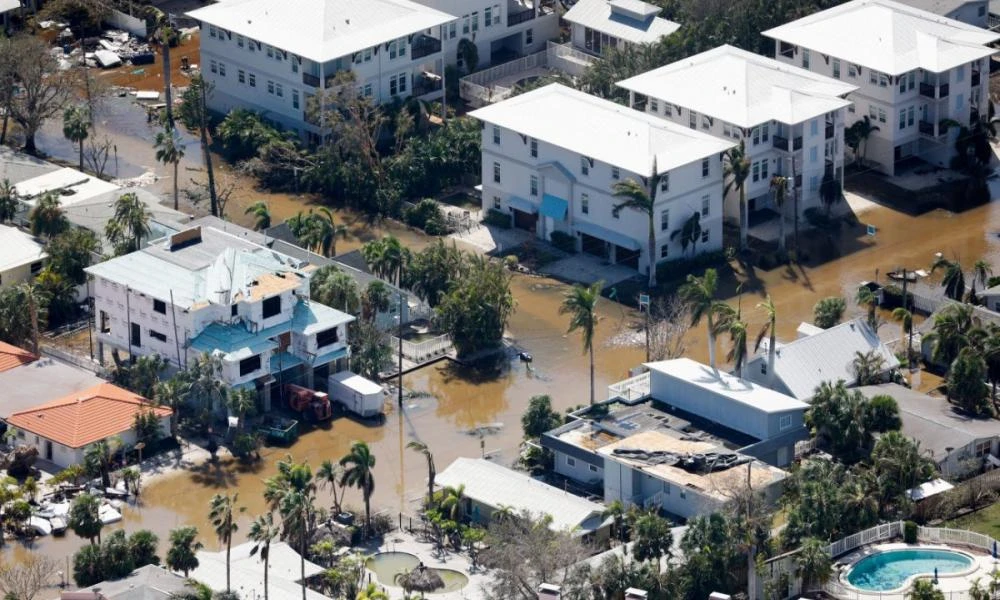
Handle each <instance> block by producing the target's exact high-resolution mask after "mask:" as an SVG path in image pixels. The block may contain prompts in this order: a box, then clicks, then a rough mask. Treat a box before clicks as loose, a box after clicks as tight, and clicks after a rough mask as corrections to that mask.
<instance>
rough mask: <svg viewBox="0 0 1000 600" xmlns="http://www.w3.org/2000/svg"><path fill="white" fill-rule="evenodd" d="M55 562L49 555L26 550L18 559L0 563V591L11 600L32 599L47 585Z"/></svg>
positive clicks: (52, 573) (54, 568)
mask: <svg viewBox="0 0 1000 600" xmlns="http://www.w3.org/2000/svg"><path fill="white" fill-rule="evenodd" d="M56 568H57V563H56V561H54V560H53V559H52V558H50V557H49V556H46V555H45V554H41V553H38V552H27V553H25V554H24V555H23V556H22V557H20V558H19V559H18V560H16V561H13V560H6V561H4V562H3V563H0V593H2V594H3V597H4V598H10V599H11V600H13V599H15V598H16V599H17V600H34V598H35V596H37V595H38V593H39V592H40V591H42V590H43V589H45V588H46V587H48V586H49V582H50V581H51V580H52V576H53V575H54V574H55V571H56Z"/></svg>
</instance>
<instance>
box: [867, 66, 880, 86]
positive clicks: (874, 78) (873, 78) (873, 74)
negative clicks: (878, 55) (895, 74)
mask: <svg viewBox="0 0 1000 600" xmlns="http://www.w3.org/2000/svg"><path fill="white" fill-rule="evenodd" d="M868 83H870V84H872V85H875V84H877V83H878V71H876V70H875V69H869V70H868Z"/></svg>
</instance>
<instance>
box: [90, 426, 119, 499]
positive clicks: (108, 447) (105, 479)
mask: <svg viewBox="0 0 1000 600" xmlns="http://www.w3.org/2000/svg"><path fill="white" fill-rule="evenodd" d="M120 447H121V440H120V439H118V438H109V439H104V440H100V441H98V442H94V443H93V444H91V445H89V446H87V449H86V451H85V452H84V462H85V464H86V465H87V468H88V469H89V470H90V471H92V472H93V471H97V472H98V473H99V474H100V477H101V485H102V486H103V487H104V488H105V489H107V488H109V487H111V463H112V462H113V460H114V456H115V454H116V453H117V452H118V449H119V448H120Z"/></svg>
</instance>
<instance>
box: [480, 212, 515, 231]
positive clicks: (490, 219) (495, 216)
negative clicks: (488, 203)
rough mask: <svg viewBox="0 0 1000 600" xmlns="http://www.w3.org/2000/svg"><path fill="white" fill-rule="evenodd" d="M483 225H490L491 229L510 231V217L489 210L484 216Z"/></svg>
mask: <svg viewBox="0 0 1000 600" xmlns="http://www.w3.org/2000/svg"><path fill="white" fill-rule="evenodd" d="M483 223H486V224H487V225H492V226H493V227H499V228H500V229H510V216H508V215H506V214H504V213H502V212H500V211H499V210H497V209H495V208H491V209H489V210H488V211H486V216H485V217H483Z"/></svg>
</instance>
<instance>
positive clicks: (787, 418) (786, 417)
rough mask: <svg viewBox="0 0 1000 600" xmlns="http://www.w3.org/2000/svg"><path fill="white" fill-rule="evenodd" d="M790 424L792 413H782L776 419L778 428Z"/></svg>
mask: <svg viewBox="0 0 1000 600" xmlns="http://www.w3.org/2000/svg"><path fill="white" fill-rule="evenodd" d="M765 368H766V367H765ZM791 426H792V415H782V416H781V418H780V419H778V429H781V430H785V429H788V428H789V427H791Z"/></svg>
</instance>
